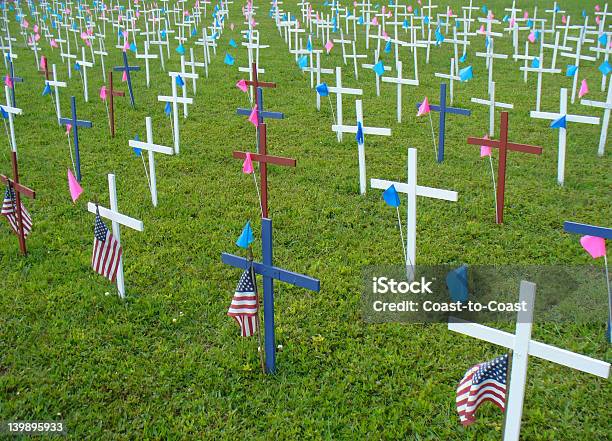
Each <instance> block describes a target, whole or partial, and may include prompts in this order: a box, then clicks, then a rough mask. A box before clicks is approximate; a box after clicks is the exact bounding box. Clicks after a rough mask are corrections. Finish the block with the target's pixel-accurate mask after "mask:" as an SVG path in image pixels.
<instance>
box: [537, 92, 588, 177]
mask: <svg viewBox="0 0 612 441" xmlns="http://www.w3.org/2000/svg"><path fill="white" fill-rule="evenodd" d="M529 115H530V116H531V117H532V118H538V119H546V120H552V121H555V120H557V119H559V118H561V117H563V116H565V117H566V121H567V122H568V123H569V122H576V123H582V124H593V125H599V118H594V117H592V116H582V115H571V114H568V113H567V89H563V88H562V89H561V93H560V98H559V113H554V112H534V111H531V112H530V113H529ZM556 130H559V159H558V162H557V182H558V183H559V185H563V181H564V178H565V146H566V141H567V129H565V128H563V127H561V128H559V129H556Z"/></svg>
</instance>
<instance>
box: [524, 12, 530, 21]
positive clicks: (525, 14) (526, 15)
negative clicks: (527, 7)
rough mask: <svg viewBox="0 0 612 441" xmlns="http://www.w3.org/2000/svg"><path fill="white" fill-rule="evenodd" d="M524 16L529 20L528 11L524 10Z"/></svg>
mask: <svg viewBox="0 0 612 441" xmlns="http://www.w3.org/2000/svg"><path fill="white" fill-rule="evenodd" d="M523 18H524V19H525V20H527V19H528V18H529V12H528V11H525V12H523Z"/></svg>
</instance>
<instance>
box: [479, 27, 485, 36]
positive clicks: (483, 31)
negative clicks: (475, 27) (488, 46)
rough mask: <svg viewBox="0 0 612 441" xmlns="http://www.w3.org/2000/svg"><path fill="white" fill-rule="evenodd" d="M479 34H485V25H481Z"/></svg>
mask: <svg viewBox="0 0 612 441" xmlns="http://www.w3.org/2000/svg"><path fill="white" fill-rule="evenodd" d="M478 32H480V33H481V34H484V33H485V28H484V25H480V30H479V31H478Z"/></svg>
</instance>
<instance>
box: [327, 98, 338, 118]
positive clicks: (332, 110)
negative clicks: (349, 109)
mask: <svg viewBox="0 0 612 441" xmlns="http://www.w3.org/2000/svg"><path fill="white" fill-rule="evenodd" d="M327 100H328V101H329V108H330V109H331V112H332V118H333V119H334V124H338V123H337V122H336V114H335V113H334V106H332V102H331V98H330V97H329V95H327Z"/></svg>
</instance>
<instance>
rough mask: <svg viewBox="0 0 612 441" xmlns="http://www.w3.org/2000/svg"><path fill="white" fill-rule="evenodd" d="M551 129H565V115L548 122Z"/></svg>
mask: <svg viewBox="0 0 612 441" xmlns="http://www.w3.org/2000/svg"><path fill="white" fill-rule="evenodd" d="M550 128H551V129H565V128H567V116H566V115H563V116H562V117H561V118H559V119H556V120H554V121H553V122H552V123H550Z"/></svg>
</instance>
